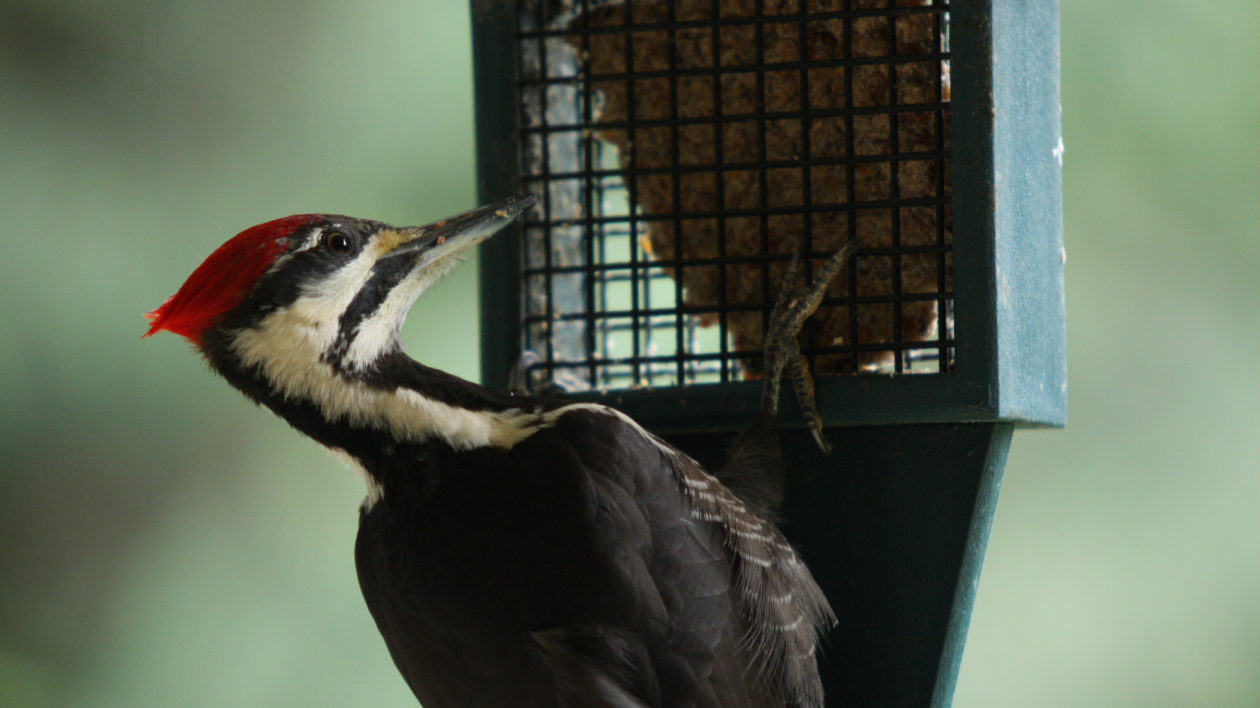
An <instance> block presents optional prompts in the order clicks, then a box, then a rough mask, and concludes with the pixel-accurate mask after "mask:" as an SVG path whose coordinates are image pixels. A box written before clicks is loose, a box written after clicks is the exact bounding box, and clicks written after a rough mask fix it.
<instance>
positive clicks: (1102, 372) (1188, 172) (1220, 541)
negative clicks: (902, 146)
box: [0, 0, 1260, 707]
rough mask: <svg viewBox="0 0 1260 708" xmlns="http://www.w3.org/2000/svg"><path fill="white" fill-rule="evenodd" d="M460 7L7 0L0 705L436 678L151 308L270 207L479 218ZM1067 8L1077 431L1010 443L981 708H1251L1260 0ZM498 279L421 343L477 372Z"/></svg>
mask: <svg viewBox="0 0 1260 708" xmlns="http://www.w3.org/2000/svg"><path fill="white" fill-rule="evenodd" d="M467 14H468V11H467V6H466V5H465V4H464V3H462V2H457V1H455V0H443V1H442V2H427V3H409V2H401V1H400V0H381V1H378V2H371V3H366V4H355V3H332V2H315V3H302V2H295V1H294V0H273V1H272V2H267V3H252V2H244V1H243V0H229V1H228V2H223V3H197V2H188V1H187V0H180V1H177V2H168V3H141V2H136V1H135V0H130V1H120V2H112V3H76V2H69V1H68V0H43V1H41V2H35V1H34V0H11V1H9V2H4V3H0V164H2V165H3V170H0V234H2V236H0V238H3V253H2V254H0V293H2V295H3V303H4V306H3V307H0V371H3V378H2V379H0V416H2V417H0V441H2V448H0V450H2V452H3V458H2V462H0V704H2V705H11V706H63V705H64V706H168V705H181V706H221V705H234V706H288V705H292V706H299V705H301V706H349V705H398V706H403V705H411V704H412V700H411V698H410V694H409V693H408V691H407V689H406V687H405V686H404V685H403V683H402V681H401V679H400V678H399V677H398V676H397V675H396V674H395V672H394V669H393V667H392V665H391V663H390V661H389V657H388V655H387V653H386V651H385V648H384V646H383V644H382V642H381V641H380V639H379V637H378V636H377V634H376V631H375V629H374V627H373V625H372V622H371V620H370V618H369V616H368V614H367V612H366V610H365V608H364V606H363V603H362V601H361V599H360V597H359V592H358V588H357V585H356V581H355V577H354V570H353V562H352V558H351V549H352V544H353V539H354V533H355V525H356V509H357V504H358V500H359V499H360V497H361V495H362V488H361V487H360V486H359V482H358V480H357V479H355V478H354V477H353V476H352V475H350V474H347V473H346V472H345V470H343V469H341V468H340V466H339V465H338V464H337V463H336V462H335V461H334V460H332V459H331V458H330V457H328V456H327V455H325V454H324V453H322V452H321V451H320V450H319V449H318V448H317V447H316V446H314V445H312V444H310V443H309V442H307V441H305V440H302V439H300V438H299V437H298V436H297V435H296V434H295V433H293V432H292V431H290V430H289V429H288V428H287V427H286V426H285V425H284V424H283V423H281V422H279V421H278V420H275V419H273V418H272V417H271V416H270V415H268V414H266V413H264V412H263V411H260V410H257V409H255V408H253V407H252V406H250V405H249V404H247V403H245V402H244V400H243V399H241V398H240V396H239V395H238V394H236V393H235V392H234V391H232V390H230V389H229V388H228V387H227V386H225V385H223V383H222V382H221V381H218V380H215V378H214V377H212V376H211V375H209V374H208V373H207V371H206V369H205V367H204V366H203V365H202V363H201V362H200V361H199V360H198V357H197V356H195V355H193V354H192V353H190V352H189V351H188V349H187V347H186V345H185V344H184V343H183V342H182V341H180V340H179V339H178V338H177V337H173V336H161V337H157V338H155V339H152V340H145V341H141V340H140V338H139V335H140V333H141V332H142V331H143V322H142V320H141V319H140V313H141V312H144V311H146V310H147V309H150V308H152V307H153V306H155V305H157V304H158V303H160V302H161V301H162V299H163V298H164V297H166V296H167V295H169V294H170V293H171V292H173V291H174V290H175V289H176V288H177V287H178V286H179V284H180V283H181V282H182V280H183V278H184V276H186V275H187V274H188V273H189V272H190V271H191V269H192V268H193V267H195V266H196V265H197V263H199V262H200V259H201V258H203V257H204V256H205V255H207V254H208V253H209V252H210V250H212V249H213V248H214V247H215V246H217V245H218V244H219V243H220V242H221V241H223V240H224V239H226V238H227V237H228V236H230V235H232V234H234V233H236V232H237V231H239V230H240V229H242V228H243V227H246V226H249V225H251V224H254V223H257V222H260V221H263V220H266V219H269V218H272V217H275V216H280V215H284V214H289V213H295V212H304V211H328V212H342V213H350V214H355V215H361V216H369V217H373V218H379V219H384V220H387V221H392V222H396V223H416V222H420V221H427V220H431V219H435V218H438V217H441V216H444V215H446V214H448V213H452V212H455V211H458V210H462V209H465V208H468V207H471V206H473V203H474V199H475V190H474V175H473V157H474V153H473V137H472V136H473V107H472V99H471V95H472V94H471V68H470V67H471V57H470V50H469V28H468V17H467ZM1062 15H1063V52H1062V58H1063V104H1064V132H1065V136H1064V138H1065V142H1066V145H1067V155H1066V162H1065V166H1064V170H1065V185H1066V186H1065V213H1066V229H1067V235H1066V238H1067V244H1068V252H1069V261H1068V317H1069V323H1068V327H1069V343H1070V362H1069V363H1070V372H1071V374H1070V375H1071V408H1070V426H1069V428H1067V429H1066V430H1063V431H1044V432H1043V431H1038V432H1020V433H1018V434H1017V436H1016V439H1015V442H1014V446H1013V450H1012V453H1011V457H1010V461H1009V465H1008V467H1007V474H1006V480H1005V483H1004V488H1003V492H1002V498H1001V501H1000V503H999V507H998V516H997V520H996V524H995V526H994V529H993V536H992V539H991V542H990V546H989V554H988V559H987V562H986V565H985V570H984V576H983V580H982V583H981V586H980V591H979V596H978V599H977V604H976V609H975V615H974V619H973V624H972V629H971V636H970V641H969V644H968V648H967V653H966V655H965V658H964V660H963V666H962V673H961V676H960V680H959V686H958V692H957V697H956V705H959V706H1100V707H1101V706H1149V705H1161V706H1213V705H1216V706H1240V705H1260V671H1258V670H1257V669H1260V602H1257V600H1256V598H1258V597H1260V474H1257V472H1258V467H1260V464H1258V463H1257V459H1258V458H1260V442H1257V441H1258V440H1260V426H1258V425H1257V415H1256V413H1255V410H1256V401H1257V398H1258V395H1257V394H1260V367H1257V366H1256V362H1255V359H1256V353H1257V352H1260V327H1258V324H1260V297H1258V296H1257V294H1256V285H1255V284H1256V281H1257V276H1256V273H1257V271H1260V240H1258V239H1257V227H1256V224H1257V223H1260V200H1257V199H1256V192H1257V186H1258V185H1260V179H1257V177H1258V176H1260V175H1258V174H1257V173H1258V171H1260V168H1258V165H1260V140H1257V138H1256V128H1257V115H1260V106H1258V105H1257V104H1258V103H1260V81H1258V79H1257V73H1256V67H1257V66H1258V65H1260V51H1258V50H1257V48H1256V47H1257V45H1256V43H1255V41H1254V33H1255V30H1256V28H1257V27H1260V4H1258V3H1256V2H1254V0H1221V1H1220V2H1213V3H1197V2H1190V0H1180V1H1174V0H1146V1H1145V2H1137V1H1136V0H1123V1H1117V2H1109V3H1103V2H1088V1H1086V0H1064V3H1063V8H1062ZM475 303H476V291H475V282H474V269H473V268H471V267H464V268H463V269H461V270H460V271H458V272H457V273H456V274H455V275H453V276H452V277H451V278H450V279H449V280H448V281H447V282H445V283H443V284H442V285H441V286H439V287H438V289H437V290H436V291H434V292H433V293H432V294H431V295H430V296H428V297H427V298H426V299H425V300H424V301H423V302H421V303H420V304H419V305H418V306H417V309H416V311H415V312H414V313H413V315H412V318H411V322H410V324H409V325H408V328H407V330H406V332H405V335H406V339H407V346H408V349H409V351H410V352H411V353H412V354H413V355H414V356H416V357H417V358H419V359H421V360H423V361H425V362H427V363H429V364H432V365H434V366H438V367H440V368H444V369H447V370H449V371H452V372H455V373H458V374H460V375H463V376H466V377H475V376H476V375H477V369H476V364H475V362H476V361H477V356H476V352H477V342H476V336H477V332H476V326H475V309H474V308H475Z"/></svg>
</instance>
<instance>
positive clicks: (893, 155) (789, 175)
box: [472, 0, 1066, 706]
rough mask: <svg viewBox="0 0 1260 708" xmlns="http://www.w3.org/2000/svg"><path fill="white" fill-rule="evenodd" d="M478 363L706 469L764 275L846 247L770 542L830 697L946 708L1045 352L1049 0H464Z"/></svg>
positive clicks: (814, 354) (1056, 325)
mask: <svg viewBox="0 0 1260 708" xmlns="http://www.w3.org/2000/svg"><path fill="white" fill-rule="evenodd" d="M472 15H473V26H474V51H475V79H476V100H477V120H478V123H477V139H478V170H479V179H480V192H481V194H480V196H481V201H482V202H488V201H491V200H493V199H497V198H501V197H504V196H508V195H512V194H519V193H533V194H535V195H537V196H538V200H539V204H538V206H537V207H536V208H535V209H534V210H533V211H532V212H531V213H530V215H529V216H528V217H527V218H526V219H525V220H524V223H523V224H522V226H521V227H519V229H518V232H517V234H516V237H515V238H513V237H512V236H504V237H500V238H498V239H496V240H493V241H491V242H489V243H488V244H487V245H486V246H483V247H482V253H481V307H482V313H481V321H482V322H483V331H482V343H483V346H482V351H483V355H482V376H483V380H484V382H485V383H487V384H489V385H493V386H499V387H507V386H516V387H521V388H528V389H532V390H538V389H540V388H542V387H552V388H558V389H559V390H560V391H562V392H563V393H562V394H561V395H565V396H569V397H572V398H574V399H577V400H596V401H600V402H604V403H607V404H610V405H613V406H615V407H618V408H620V409H621V410H624V411H625V412H627V413H629V414H630V415H632V416H633V417H635V418H636V419H637V420H639V421H640V422H641V423H642V424H644V425H645V426H646V427H648V428H649V429H651V430H653V431H655V432H657V433H658V434H661V435H663V436H664V437H666V438H667V439H669V440H670V441H671V442H672V443H674V444H675V445H677V446H678V447H680V448H681V449H683V450H685V451H687V452H688V453H690V454H691V455H693V456H694V457H696V458H697V459H698V460H700V461H701V462H703V463H705V464H706V465H710V466H712V465H716V464H717V463H719V462H720V461H721V460H722V458H723V455H724V452H725V449H726V447H727V446H728V445H729V444H730V441H731V439H732V435H733V434H734V433H736V432H738V431H739V429H740V428H741V426H742V425H743V424H744V423H746V422H747V420H748V418H749V416H750V415H751V414H752V412H753V411H755V410H756V408H757V404H758V396H759V395H760V382H759V381H756V380H755V378H756V376H757V371H758V365H759V364H758V355H759V354H760V349H759V347H760V339H759V337H760V333H761V328H762V327H763V326H764V323H765V318H766V316H767V314H768V312H769V309H770V307H771V305H772V303H773V296H774V294H775V288H776V287H777V284H778V277H779V274H780V273H781V272H782V269H783V265H784V264H785V263H786V262H787V261H788V260H789V258H790V256H791V254H792V252H793V251H794V250H795V249H796V248H798V247H803V248H805V249H806V251H807V252H808V253H809V255H810V257H811V260H810V261H809V262H810V263H816V262H817V260H818V259H821V258H825V257H826V256H827V255H828V254H829V253H830V252H833V251H834V250H835V249H836V248H838V247H839V246H840V245H842V244H844V243H845V242H847V241H850V240H854V239H856V240H857V241H858V242H859V244H860V247H859V248H858V250H857V252H856V253H855V254H854V256H853V257H852V258H851V260H850V261H849V263H848V264H847V272H846V273H845V274H844V275H843V276H842V277H841V278H840V279H839V280H838V281H837V282H836V283H835V284H834V285H833V287H832V289H831V290H830V291H829V292H828V296H827V298H826V299H825V300H824V302H823V306H822V307H821V308H820V310H819V313H818V314H817V315H816V316H815V317H814V318H813V320H811V323H810V324H809V325H807V329H806V332H805V336H806V339H805V341H804V351H805V353H806V355H807V357H808V358H809V359H810V361H811V365H812V366H813V367H814V371H815V374H816V378H817V387H818V392H819V407H820V409H821V412H822V415H823V418H824V422H825V426H826V430H825V434H826V437H827V438H828V440H829V442H830V443H831V445H832V447H833V449H834V452H833V453H832V454H831V455H824V454H823V453H822V452H820V451H819V450H818V448H817V446H815V445H814V443H813V441H812V440H811V439H810V436H809V434H808V432H806V431H805V430H804V429H803V423H802V420H801V417H800V415H799V412H798V411H797V410H796V409H795V408H794V407H793V406H794V401H791V400H785V401H784V416H783V426H784V434H783V437H782V440H783V447H784V453H785V456H786V458H787V461H788V467H789V470H790V473H789V479H788V486H787V499H786V502H785V505H784V509H783V513H782V516H783V519H784V522H783V526H784V530H785V532H786V533H787V535H788V536H789V538H791V539H792V541H793V542H794V543H795V544H796V545H797V546H798V547H799V548H800V549H801V551H802V552H803V554H804V555H805V557H806V560H807V561H808V563H809V565H810V568H811V569H812V570H813V573H814V575H815V577H816V578H817V580H818V581H819V583H820V584H821V585H822V587H823V589H824V590H825V591H826V593H827V595H828V597H829V599H830V600H831V603H832V605H833V607H834V608H835V610H836V613H837V615H839V617H840V625H839V626H838V627H837V628H836V629H835V630H834V631H833V632H832V633H831V635H830V637H829V639H828V640H827V642H826V643H825V651H824V656H823V664H822V669H823V681H824V684H825V686H826V689H827V700H828V705H835V706H841V705H846V706H847V705H854V706H870V705H880V706H927V705H931V706H947V705H949V704H950V701H951V697H952V693H953V688H954V684H955V679H956V677H957V672H958V666H959V662H960V659H961V655H962V649H963V644H964V641H965V637H966V630H967V624H968V620H969V616H970V612H971V607H972V602H973V599H974V596H975V590H976V586H977V583H978V580H979V573H980V565H981V562H982V560H983V556H984V550H985V544H986V542H987V538H988V533H989V528H990V524H991V521H992V517H993V511H994V506H995V504H996V500H997V495H998V488H999V486H1000V480H1001V475H1002V468H1003V465H1004V462H1005V458H1006V453H1007V449H1008V446H1009V444H1010V440H1011V435H1012V432H1013V430H1014V429H1015V428H1016V427H1019V426H1060V425H1063V423H1064V419H1065V405H1066V368H1065V345H1064V303H1063V262H1064V255H1063V254H1064V251H1063V242H1062V219H1061V161H1062V141H1061V139H1060V116H1059V114H1060V106H1059V30H1058V7H1057V3H1056V2H1054V0H1027V1H1026V2H1006V3H997V2H992V1H982V0H954V1H953V2H940V1H934V0H895V1H894V0H654V1H644V0H630V1H629V2H626V1H625V0H517V1H516V2H490V1H489V0H475V1H474V2H473V3H472Z"/></svg>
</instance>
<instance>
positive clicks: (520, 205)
mask: <svg viewBox="0 0 1260 708" xmlns="http://www.w3.org/2000/svg"><path fill="white" fill-rule="evenodd" d="M535 201H536V200H535V198H534V196H533V195H525V196H520V197H509V198H507V199H504V200H502V201H498V202H495V203H493V204H487V205H486V206H483V207H478V208H476V209H472V210H470V211H466V212H464V213H462V214H456V215H455V216H450V217H447V218H445V219H441V220H439V221H435V222H433V223H432V224H426V225H424V226H411V227H408V228H401V229H398V243H397V245H395V246H393V247H392V248H390V250H388V251H387V252H385V254H384V255H383V256H381V258H382V259H387V258H395V257H397V256H404V255H407V254H409V253H418V254H421V255H420V258H419V259H418V262H417V263H416V266H418V267H423V266H425V265H428V264H431V263H436V262H438V261H444V260H447V259H449V258H451V257H452V256H456V255H458V254H460V253H463V252H464V251H467V250H468V249H470V248H472V247H473V246H476V245H477V244H479V243H481V242H482V241H485V240H486V239H487V238H489V237H490V236H492V235H494V234H495V233H496V232H497V231H499V230H500V229H502V228H503V227H505V226H507V225H508V224H510V223H512V221H513V220H514V219H516V218H517V217H518V216H520V215H521V213H522V212H524V211H525V210H526V209H528V208H530V207H531V206H533V205H534V202H535Z"/></svg>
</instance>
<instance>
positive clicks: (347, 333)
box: [324, 257, 415, 371]
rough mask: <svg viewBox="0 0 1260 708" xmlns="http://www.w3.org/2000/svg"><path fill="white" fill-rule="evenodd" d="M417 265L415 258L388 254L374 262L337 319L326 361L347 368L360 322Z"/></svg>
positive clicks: (341, 368) (379, 306)
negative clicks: (346, 360)
mask: <svg viewBox="0 0 1260 708" xmlns="http://www.w3.org/2000/svg"><path fill="white" fill-rule="evenodd" d="M414 266H415V260H414V259H413V258H404V257H398V258H385V259H383V260H379V261H377V262H376V264H374V265H373V266H372V272H371V274H370V275H369V276H368V281H367V282H366V283H364V285H363V287H362V288H361V289H360V290H359V292H358V293H356V294H355V296H354V299H353V300H351V301H350V306H349V307H347V308H346V311H345V312H343V313H341V317H340V319H338V321H337V340H336V341H335V342H333V345H332V348H331V349H329V350H328V351H327V352H325V353H324V361H325V362H327V363H328V364H330V365H331V366H332V367H333V368H334V369H336V370H338V371H344V366H343V364H344V361H343V360H344V359H345V357H346V352H348V351H349V350H350V345H351V344H353V343H354V338H355V337H356V336H358V334H359V325H361V324H363V321H364V320H366V319H368V318H369V317H371V316H372V315H373V314H374V313H375V312H376V311H377V310H379V309H380V308H381V305H382V304H383V303H384V302H385V300H386V298H388V297H389V294H390V293H391V292H393V290H394V288H395V287H396V286H397V285H398V283H400V282H402V280H403V278H406V277H407V275H408V274H409V273H411V271H412V268H413V267H414Z"/></svg>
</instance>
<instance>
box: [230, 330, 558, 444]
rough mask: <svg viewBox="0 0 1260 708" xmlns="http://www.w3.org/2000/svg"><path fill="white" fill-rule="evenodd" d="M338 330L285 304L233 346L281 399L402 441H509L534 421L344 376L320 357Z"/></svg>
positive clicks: (529, 430)
mask: <svg viewBox="0 0 1260 708" xmlns="http://www.w3.org/2000/svg"><path fill="white" fill-rule="evenodd" d="M335 337H336V330H335V327H324V328H320V327H318V326H313V325H312V324H311V323H310V321H309V320H308V319H307V318H306V317H304V316H303V312H302V311H300V310H295V309H293V308H289V309H285V310H281V311H278V312H275V313H272V314H271V315H269V316H267V317H266V318H264V319H263V321H262V322H260V323H259V324H258V325H257V326H255V327H253V328H251V329H249V330H246V331H244V332H241V333H240V335H239V336H238V337H237V338H236V341H235V342H233V348H234V349H235V350H236V353H237V355H238V356H240V358H241V361H242V363H244V364H245V365H246V366H258V367H261V368H262V371H263V374H264V375H265V376H266V377H267V379H268V380H270V381H271V383H272V385H273V386H274V387H275V389H276V390H277V391H278V392H279V393H280V394H281V395H282V396H284V397H285V398H286V399H288V400H300V401H309V402H311V403H313V404H315V405H316V406H318V407H319V409H320V411H321V412H322V413H323V415H324V417H325V418H326V419H328V420H333V421H345V422H346V423H349V424H350V425H355V426H362V427H368V428H376V429H380V430H388V431H389V432H390V434H391V435H393V436H394V437H396V438H397V439H398V440H400V441H406V442H423V441H425V440H429V439H433V438H440V439H443V440H445V441H446V442H447V443H448V444H450V445H451V446H452V447H454V448H456V449H460V450H466V449H469V448H473V447H483V446H494V447H503V448H510V447H512V446H513V445H515V444H516V443H518V442H520V441H521V440H523V439H525V438H526V437H528V436H529V435H530V434H532V433H533V432H534V431H535V430H536V429H537V428H536V427H535V426H536V421H537V416H536V415H534V414H530V413H523V412H520V411H506V412H503V413H497V412H490V411H471V410H467V409H464V408H458V407H455V406H451V405H448V404H445V403H442V402H440V401H436V400H433V399H431V398H428V397H426V396H423V395H422V394H420V393H417V392H416V391H413V390H411V389H407V388H399V389H396V390H393V391H387V390H383V389H379V388H373V387H371V386H368V385H367V384H364V383H362V382H359V381H354V380H352V379H347V378H346V377H344V376H342V375H340V374H338V373H337V372H336V371H334V370H333V368H332V366H330V365H329V364H326V363H324V362H323V361H322V360H321V359H320V356H321V355H322V354H323V352H324V351H325V350H326V349H327V346H328V345H329V344H331V343H332V341H333V338H335ZM531 423H533V424H534V425H533V426H531Z"/></svg>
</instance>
